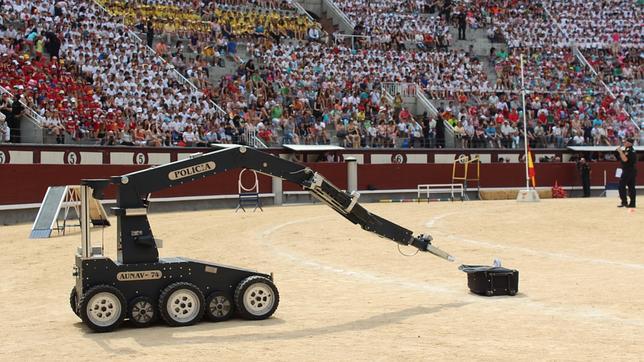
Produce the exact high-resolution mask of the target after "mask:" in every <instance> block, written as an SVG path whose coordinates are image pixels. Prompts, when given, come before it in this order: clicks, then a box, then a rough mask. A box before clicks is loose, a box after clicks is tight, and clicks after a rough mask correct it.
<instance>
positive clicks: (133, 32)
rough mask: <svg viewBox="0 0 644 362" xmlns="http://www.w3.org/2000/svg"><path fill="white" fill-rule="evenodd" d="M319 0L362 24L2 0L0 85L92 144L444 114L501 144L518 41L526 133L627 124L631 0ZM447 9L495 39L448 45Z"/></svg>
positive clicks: (381, 128) (195, 9) (387, 135)
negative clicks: (434, 109) (340, 27)
mask: <svg viewBox="0 0 644 362" xmlns="http://www.w3.org/2000/svg"><path fill="white" fill-rule="evenodd" d="M335 3H336V5H337V6H338V8H340V9H341V10H342V11H344V13H345V14H346V15H347V16H348V18H349V19H350V20H351V21H352V22H353V23H354V25H355V34H359V35H368V36H370V37H371V38H370V40H369V41H363V42H358V43H356V45H357V47H356V48H351V47H350V46H348V45H347V44H344V43H333V42H332V40H331V39H332V38H333V37H328V38H327V37H325V36H320V29H321V28H322V26H321V24H320V23H315V22H313V21H312V20H311V19H310V18H309V17H307V16H305V15H304V14H302V13H300V12H299V11H300V10H299V8H298V7H297V6H296V5H295V4H294V3H292V2H291V1H279V0H258V1H242V0H240V1H234V0H232V1H223V2H209V1H206V2H199V1H197V2H195V1H188V0H137V1H134V2H130V1H128V2H125V1H120V0H100V1H99V2H98V3H95V2H92V1H80V0H74V1H68V2H61V3H56V5H54V6H51V5H50V4H49V3H48V2H44V1H42V0H29V1H24V0H8V1H5V2H4V3H3V5H2V13H3V15H2V22H3V27H4V30H2V33H0V36H1V38H2V40H1V41H0V55H3V54H6V56H4V55H3V56H2V59H0V85H2V86H4V87H5V88H8V89H10V90H12V91H15V92H18V93H21V94H24V96H25V97H26V99H27V101H28V103H29V105H30V106H32V107H33V108H34V109H36V111H38V112H39V113H40V114H41V115H42V116H43V117H44V118H45V120H46V121H45V126H46V127H47V128H48V129H49V130H50V132H51V133H53V134H56V135H59V134H60V133H61V132H62V133H65V132H66V133H68V134H70V136H71V138H73V139H76V140H78V139H80V140H81V141H89V142H100V143H103V144H115V143H123V144H132V145H149V146H161V145H165V146H176V145H186V146H190V145H197V144H208V143H213V142H249V141H251V140H254V139H258V140H261V141H262V142H263V143H266V144H275V143H327V142H333V143H337V144H341V145H345V146H350V147H364V146H369V147H394V146H403V147H413V146H416V147H418V146H432V145H435V142H434V141H433V137H435V136H436V130H435V128H434V127H436V126H435V125H436V124H438V125H439V126H438V127H439V128H440V127H441V126H440V124H443V121H444V122H446V124H447V125H448V127H450V128H452V127H453V128H454V134H455V135H456V138H457V146H463V147H519V146H520V145H521V142H522V140H521V137H520V136H521V135H522V127H521V122H522V120H523V118H522V115H521V112H522V109H521V95H520V89H521V87H522V84H521V77H520V62H519V55H520V54H523V55H524V62H525V79H526V89H527V91H528V94H527V97H526V108H527V114H526V116H527V119H528V125H529V130H528V132H529V139H530V143H531V145H532V146H533V147H563V146H565V145H567V144H598V143H604V142H606V141H609V142H612V143H616V142H618V141H619V139H620V138H623V137H626V136H636V137H637V135H638V133H639V129H638V127H637V126H638V125H637V124H636V123H638V122H641V119H642V118H641V116H642V93H641V85H642V57H641V55H640V53H639V50H640V49H641V47H642V45H641V42H640V40H641V39H640V38H641V32H642V31H641V24H640V22H641V18H642V17H641V15H642V14H641V12H642V10H641V8H640V7H638V6H636V1H626V0H615V1H609V2H607V3H606V4H604V6H603V7H601V8H598V7H597V5H596V4H594V3H592V2H590V3H588V2H581V1H577V0H575V1H559V0H547V1H544V2H541V3H534V2H530V1H528V0H493V1H483V0H471V1H449V2H443V1H437V2H434V1H416V2H410V1H398V0H396V1H393V2H391V1H389V2H384V1H380V0H377V1H362V0H338V1H335ZM460 14H463V15H462V16H461V15H460ZM72 19H76V20H77V21H71V20H72ZM462 19H465V22H466V25H467V27H468V28H469V29H471V30H476V29H487V34H488V38H489V39H490V40H491V41H493V42H502V43H501V44H500V45H498V46H496V47H495V44H494V43H490V47H491V48H492V47H495V49H490V50H491V52H490V54H489V56H486V57H482V56H480V55H477V54H475V53H474V52H472V49H471V48H470V50H465V48H464V46H463V45H460V43H459V41H460V40H454V38H453V34H452V31H453V30H455V28H456V27H457V26H459V23H460V22H462V21H463V20H462ZM312 29H313V33H311V30H312ZM311 34H316V35H315V36H311ZM139 35H142V37H143V38H145V39H143V40H142V39H141V37H139ZM311 40H315V41H314V42H311ZM483 41H485V40H483ZM148 47H149V48H148ZM506 49H507V50H506ZM51 55H56V56H57V58H50V56H51ZM229 59H231V60H233V61H232V62H228V60H229ZM226 71H227V72H228V73H227V74H224V75H223V76H222V75H221V74H222V72H226ZM392 82H393V83H396V82H400V83H406V84H414V83H416V84H418V85H419V86H420V87H421V88H422V89H423V90H424V91H425V92H426V94H427V96H428V97H427V98H428V99H430V100H432V101H433V102H434V103H435V104H436V105H438V106H439V114H437V115H434V114H426V115H423V116H419V115H414V114H411V113H410V112H409V111H408V110H407V109H403V104H402V102H401V101H400V100H399V99H398V97H397V96H396V94H386V93H385V92H384V90H383V89H382V85H383V84H385V83H392ZM217 104H219V105H221V107H219V106H217ZM70 118H71V119H70ZM74 124H75V125H76V126H75V127H72V126H73V125H74ZM188 129H189V130H188ZM57 139H58V140H59V141H61V142H62V141H63V139H62V138H61V137H57ZM67 141H69V139H68V140H67Z"/></svg>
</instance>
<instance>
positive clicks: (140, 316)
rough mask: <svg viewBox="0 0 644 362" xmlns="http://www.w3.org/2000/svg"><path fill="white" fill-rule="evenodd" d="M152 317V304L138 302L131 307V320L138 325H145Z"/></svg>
mask: <svg viewBox="0 0 644 362" xmlns="http://www.w3.org/2000/svg"><path fill="white" fill-rule="evenodd" d="M153 316H154V307H153V306H152V303H149V302H146V301H139V302H137V303H136V304H134V306H133V307H132V318H134V319H135V320H136V321H137V322H139V323H147V322H149V321H150V320H152V317H153Z"/></svg>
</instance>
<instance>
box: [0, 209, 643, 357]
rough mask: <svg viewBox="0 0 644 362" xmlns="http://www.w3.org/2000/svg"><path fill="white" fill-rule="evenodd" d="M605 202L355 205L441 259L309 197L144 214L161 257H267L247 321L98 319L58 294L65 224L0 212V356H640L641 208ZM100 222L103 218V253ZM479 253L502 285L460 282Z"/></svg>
mask: <svg viewBox="0 0 644 362" xmlns="http://www.w3.org/2000/svg"><path fill="white" fill-rule="evenodd" d="M615 205H616V201H615V200H607V199H584V200H581V199H576V200H544V201H542V202H540V203H538V204H519V203H516V202H514V201H488V202H465V203H461V202H455V203H431V204H369V205H366V207H367V208H368V209H369V210H370V211H373V212H375V213H377V214H379V215H380V216H383V217H385V218H388V219H390V220H392V221H396V222H398V223H400V224H401V225H403V226H405V227H407V228H409V229H412V230H414V232H415V233H430V234H431V235H432V236H434V238H435V244H436V245H438V246H439V247H441V248H443V249H444V250H447V251H449V252H451V253H452V254H454V255H455V256H456V257H457V258H458V260H457V262H456V263H448V262H446V261H443V260H441V259H439V258H436V257H434V256H432V255H429V254H423V255H416V256H415V257H405V256H402V255H400V254H399V253H398V250H397V248H396V245H395V244H394V243H393V242H390V241H388V240H386V239H380V238H378V237H377V236H375V235H373V234H370V233H367V232H365V231H362V230H361V229H359V228H358V227H357V226H355V225H353V224H351V223H349V222H347V221H346V220H345V219H343V218H342V217H341V216H339V215H337V214H335V213H334V212H333V211H332V210H331V209H329V208H327V207H325V206H323V205H314V206H291V207H282V208H266V209H265V212H263V213H247V214H234V213H233V211H232V210H218V211H203V212H191V213H181V214H152V215H151V216H150V219H151V223H152V227H153V230H154V232H155V233H156V236H157V237H159V238H161V239H163V240H164V243H165V248H164V249H161V254H162V256H186V257H194V258H199V259H203V260H211V261H216V262H221V263H225V264H231V265H236V266H240V267H249V268H253V269H258V270H260V271H264V272H271V271H272V272H274V273H275V280H276V284H277V287H278V288H279V290H280V294H281V303H280V306H279V308H278V310H277V312H276V313H275V315H274V317H272V318H271V319H269V320H265V321H259V322H250V321H243V320H232V321H228V322H223V323H217V324H215V323H209V322H202V323H200V324H198V325H196V326H192V327H186V328H170V327H167V326H165V325H162V324H159V325H157V326H154V327H151V328H148V329H133V328H130V327H128V326H127V323H126V324H124V326H123V327H121V328H120V329H119V330H117V331H116V332H113V333H108V334H96V333H91V332H90V331H89V330H88V329H87V328H86V327H84V325H83V324H82V323H81V322H80V320H79V319H78V318H77V317H76V316H75V315H74V314H73V313H72V311H71V310H70V308H69V305H68V293H69V290H70V289H71V287H72V285H73V283H74V279H73V277H72V276H71V271H72V264H73V261H74V258H73V255H74V250H75V248H76V247H77V245H78V244H79V240H80V236H79V234H78V233H77V232H74V233H72V235H68V236H65V237H54V238H51V239H47V240H28V239H27V235H28V232H29V229H30V225H20V226H8V227H6V226H5V227H1V228H0V248H1V250H2V251H1V252H0V275H1V276H2V282H0V292H1V293H0V295H1V296H2V297H1V298H0V311H2V314H1V315H0V326H2V328H3V332H2V333H1V334H0V346H1V347H0V360H32V359H47V360H63V359H66V360H105V359H107V358H110V359H117V360H132V359H144V360H159V359H161V360H172V361H178V360H195V359H196V360H221V361H242V360H244V361H248V360H280V361H281V360H299V361H302V360H305V361H307V360H349V359H351V360H365V361H374V360H409V361H416V360H471V359H477V360H478V359H483V360H496V359H501V360H511V359H512V360H516V359H518V360H535V359H539V360H543V359H548V360H562V359H563V360H568V359H570V360H598V359H610V360H614V359H615V360H638V359H639V360H641V359H642V358H644V228H643V225H644V210H636V211H635V212H628V211H626V210H618V209H617V208H616V207H615ZM115 232H116V231H115V228H114V227H112V228H109V229H107V230H106V231H105V240H106V246H107V251H108V254H109V255H110V256H114V254H115V247H114V239H115ZM93 235H94V238H95V239H100V232H95V233H94V234H93ZM404 251H405V252H412V251H413V250H404ZM493 258H501V259H502V260H503V262H504V265H506V266H508V267H512V268H516V269H518V270H519V271H520V273H521V281H520V294H519V295H517V296H516V297H495V298H485V297H479V296H475V295H472V294H469V291H468V289H467V284H466V275H465V274H464V273H462V272H460V271H458V270H457V266H458V264H460V263H469V264H480V263H485V264H489V263H491V262H492V259H493Z"/></svg>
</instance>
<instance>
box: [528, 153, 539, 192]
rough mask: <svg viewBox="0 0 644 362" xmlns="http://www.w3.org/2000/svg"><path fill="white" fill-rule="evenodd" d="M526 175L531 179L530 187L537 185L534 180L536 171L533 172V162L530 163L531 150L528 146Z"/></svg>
mask: <svg viewBox="0 0 644 362" xmlns="http://www.w3.org/2000/svg"><path fill="white" fill-rule="evenodd" d="M528 176H529V177H530V180H531V181H532V187H533V188H535V187H537V183H536V181H535V176H536V173H535V172H534V163H532V150H530V147H528Z"/></svg>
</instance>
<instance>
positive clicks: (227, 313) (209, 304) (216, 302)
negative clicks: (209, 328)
mask: <svg viewBox="0 0 644 362" xmlns="http://www.w3.org/2000/svg"><path fill="white" fill-rule="evenodd" d="M234 311H235V306H234V304H233V301H232V300H231V299H230V296H229V295H228V294H227V293H224V292H212V293H211V294H210V295H209V296H208V298H206V318H208V319H209V320H211V321H213V322H221V321H225V320H228V319H230V317H232V315H233V312H234Z"/></svg>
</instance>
